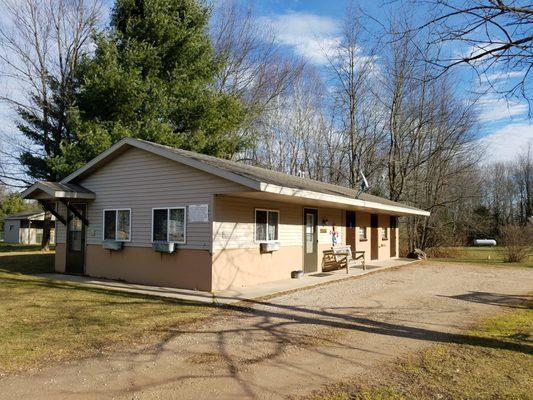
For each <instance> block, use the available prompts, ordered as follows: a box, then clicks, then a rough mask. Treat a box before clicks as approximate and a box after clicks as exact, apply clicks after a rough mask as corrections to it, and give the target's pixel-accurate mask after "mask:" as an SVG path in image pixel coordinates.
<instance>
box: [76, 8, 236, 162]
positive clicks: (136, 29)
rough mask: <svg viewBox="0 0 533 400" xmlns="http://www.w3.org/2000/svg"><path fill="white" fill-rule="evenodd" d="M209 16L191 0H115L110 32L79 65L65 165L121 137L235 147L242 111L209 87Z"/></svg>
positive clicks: (223, 150) (205, 149) (221, 150)
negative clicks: (74, 135) (71, 136)
mask: <svg viewBox="0 0 533 400" xmlns="http://www.w3.org/2000/svg"><path fill="white" fill-rule="evenodd" d="M208 20H209V9H208V8H207V7H205V6H203V5H200V4H199V3H198V2H197V1H195V0H117V2H116V4H115V7H114V10H113V13H112V20H111V29H110V30H109V31H108V32H106V33H104V34H101V35H100V36H99V37H98V38H97V39H96V43H97V46H96V51H95V54H94V57H92V58H90V59H86V60H85V62H83V63H82V64H81V67H80V70H79V84H80V91H79V94H78V98H77V100H78V110H77V111H75V112H74V113H73V114H72V116H73V118H72V121H73V124H74V126H75V130H76V132H77V134H78V142H77V143H76V144H75V145H73V146H71V147H70V151H69V152H68V153H69V157H70V163H72V164H76V165H77V164H80V163H82V162H83V161H84V160H83V158H85V157H87V156H89V157H92V156H94V155H95V154H97V153H98V152H100V151H102V150H103V149H105V148H106V147H107V146H109V145H110V144H112V143H114V142H116V141H118V140H119V139H121V138H122V137H125V136H131V137H136V138H141V139H145V140H150V141H154V142H157V143H161V144H166V145H170V146H174V147H179V148H184V149H189V150H194V151H198V152H202V153H206V154H211V155H215V156H222V157H227V156H231V155H232V154H234V153H235V152H237V151H239V150H240V149H241V147H242V146H243V142H242V140H241V138H240V137H239V136H238V135H237V134H236V133H235V131H236V129H237V128H238V126H239V124H240V123H241V121H242V119H243V111H242V110H243V108H242V107H241V104H240V103H239V101H238V100H237V99H236V98H235V97H232V96H229V95H225V94H221V93H219V92H217V91H216V90H214V88H213V81H214V77H215V75H216V73H217V71H218V70H219V68H220V67H221V63H220V62H219V60H217V58H216V57H215V56H214V52H213V49H212V47H211V42H210V39H209V36H208V34H207V24H208ZM80 157H81V158H80Z"/></svg>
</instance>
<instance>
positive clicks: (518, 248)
mask: <svg viewBox="0 0 533 400" xmlns="http://www.w3.org/2000/svg"><path fill="white" fill-rule="evenodd" d="M502 242H503V245H504V256H505V262H522V261H524V260H525V259H526V258H527V257H528V256H529V253H530V252H531V251H532V250H533V226H531V225H528V226H520V225H507V226H504V227H503V228H502Z"/></svg>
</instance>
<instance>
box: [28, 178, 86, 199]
mask: <svg viewBox="0 0 533 400" xmlns="http://www.w3.org/2000/svg"><path fill="white" fill-rule="evenodd" d="M21 196H22V198H24V199H33V200H45V201H46V200H59V199H85V200H92V199H94V198H95V197H96V196H95V194H94V193H93V192H91V191H89V190H87V189H85V188H83V187H81V186H79V185H75V186H74V185H65V184H55V183H54V184H53V185H51V184H50V182H37V183H34V184H33V185H31V186H30V187H29V188H27V189H26V190H25V191H23V192H22V193H21Z"/></svg>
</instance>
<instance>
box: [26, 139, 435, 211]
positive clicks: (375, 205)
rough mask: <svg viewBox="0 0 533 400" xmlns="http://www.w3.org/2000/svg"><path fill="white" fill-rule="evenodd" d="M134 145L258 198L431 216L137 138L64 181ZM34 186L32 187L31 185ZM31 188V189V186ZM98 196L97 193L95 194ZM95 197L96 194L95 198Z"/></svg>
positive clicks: (74, 179)
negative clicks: (280, 181) (263, 175)
mask: <svg viewBox="0 0 533 400" xmlns="http://www.w3.org/2000/svg"><path fill="white" fill-rule="evenodd" d="M130 148H138V149H142V150H145V151H148V152H150V153H153V154H156V155H159V156H162V157H165V158H167V159H170V160H173V161H176V162H179V163H181V164H184V165H187V166H190V167H192V168H195V169H198V170H200V171H204V172H207V173H209V174H212V175H216V176H219V177H221V178H224V179H227V180H229V181H232V182H235V183H238V184H240V185H242V186H244V187H246V188H248V190H249V189H251V191H249V192H246V194H245V196H247V197H255V196H261V194H264V193H269V194H272V195H274V194H275V195H277V196H276V198H277V199H278V200H280V201H290V199H299V201H301V202H302V201H303V202H305V203H306V204H313V203H317V204H318V203H322V204H326V203H328V204H329V205H330V206H332V207H338V208H340V207H344V208H353V209H366V210H367V211H370V212H377V213H380V212H381V213H388V214H391V215H397V216H402V215H420V216H426V217H427V216H429V215H430V212H429V211H424V210H420V209H417V208H414V207H409V206H405V207H403V206H402V205H401V203H397V205H396V204H395V205H391V204H383V203H379V202H373V201H365V200H361V199H357V198H355V197H354V198H350V197H348V196H341V195H334V194H328V193H322V192H316V191H310V190H303V189H298V188H293V187H284V186H278V185H275V184H271V183H266V182H261V181H259V180H256V179H252V178H249V177H246V176H242V175H240V174H237V173H234V172H231V171H228V170H226V169H223V168H217V167H216V166H212V165H209V164H207V163H204V162H201V161H199V160H195V159H193V158H190V157H186V156H183V155H180V154H177V153H175V152H173V151H172V150H170V149H166V148H164V147H161V146H158V145H155V144H152V143H150V142H146V141H142V140H136V139H133V138H124V139H122V140H120V141H119V142H117V143H115V144H114V145H113V146H111V147H110V148H108V149H107V150H105V151H103V152H102V153H100V154H99V155H98V156H97V157H95V158H94V159H92V160H91V161H89V162H88V163H87V164H85V165H83V166H82V167H81V168H79V169H78V170H76V171H74V172H73V173H72V174H70V175H69V176H67V177H66V178H65V179H63V180H62V181H61V182H60V184H63V185H70V184H71V183H70V182H77V181H79V180H80V179H81V178H83V177H85V176H86V175H88V174H90V173H91V172H92V171H94V170H96V169H98V168H99V167H100V166H101V165H103V164H106V163H107V162H109V161H110V160H112V159H114V158H115V157H117V156H118V155H119V154H122V153H123V152H125V151H126V150H128V149H130ZM30 189H31V188H30ZM28 190H29V189H28ZM243 193H245V192H239V194H238V195H241V194H243ZM93 196H94V194H93ZM92 198H94V197H92Z"/></svg>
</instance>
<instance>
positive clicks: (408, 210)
mask: <svg viewBox="0 0 533 400" xmlns="http://www.w3.org/2000/svg"><path fill="white" fill-rule="evenodd" d="M227 195H229V196H235V197H245V198H253V199H261V200H270V201H279V202H286V203H297V204H300V205H304V206H307V207H329V208H339V209H348V210H360V211H365V212H369V213H375V214H388V215H395V216H409V215H419V216H424V217H428V216H429V215H430V212H429V211H424V210H420V209H416V208H412V207H400V206H395V205H394V206H393V205H388V204H381V203H376V202H372V201H364V200H361V199H355V198H354V199H350V198H349V197H345V196H335V195H331V194H324V193H319V192H313V191H308V190H298V189H292V188H287V187H282V186H276V185H272V184H266V183H265V184H263V185H262V187H261V191H259V192H253V191H249V192H238V193H237V192H234V193H227Z"/></svg>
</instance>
